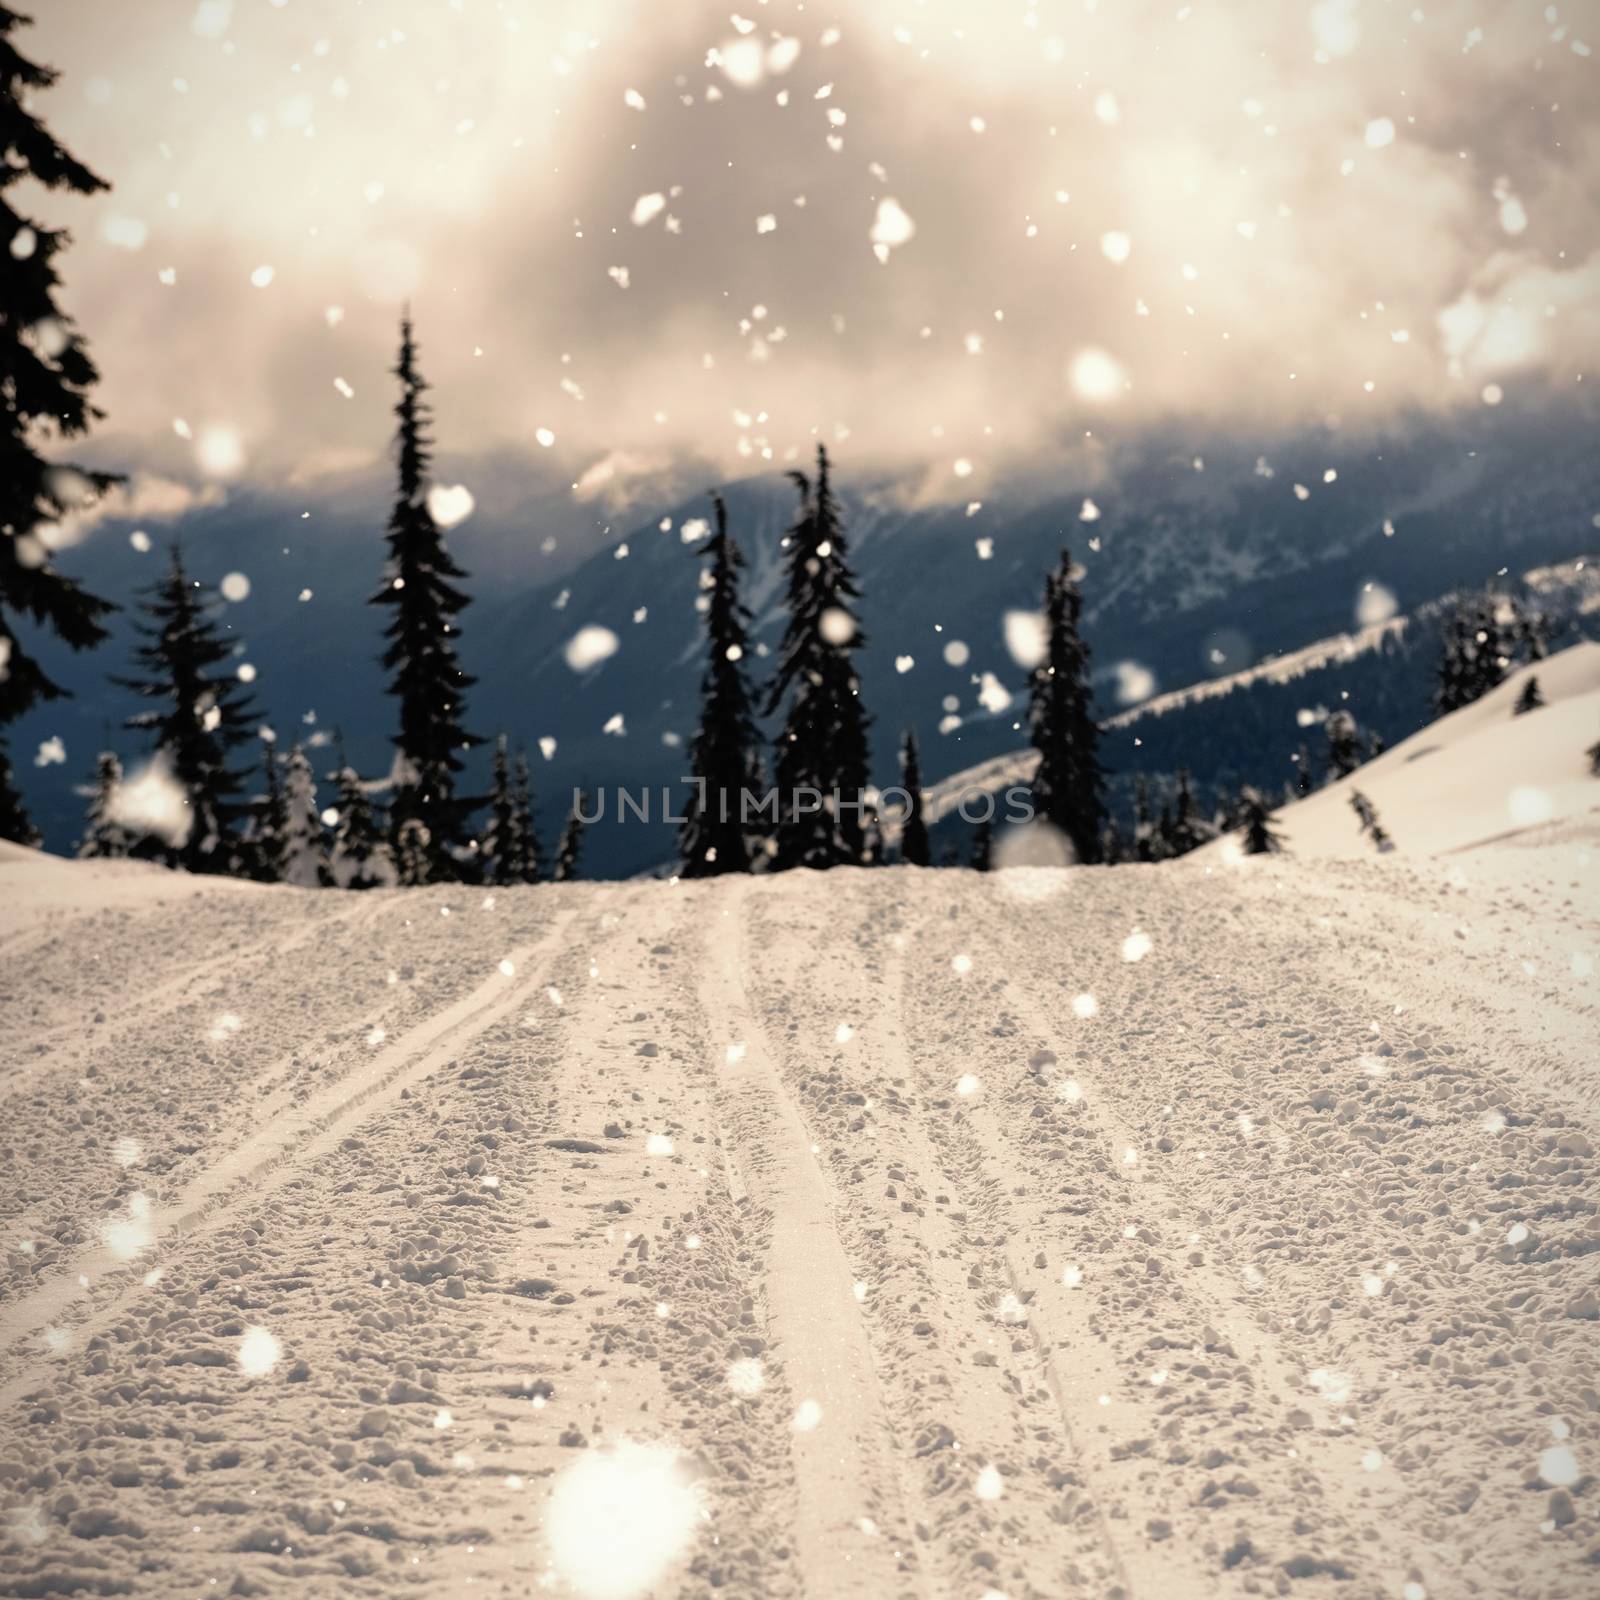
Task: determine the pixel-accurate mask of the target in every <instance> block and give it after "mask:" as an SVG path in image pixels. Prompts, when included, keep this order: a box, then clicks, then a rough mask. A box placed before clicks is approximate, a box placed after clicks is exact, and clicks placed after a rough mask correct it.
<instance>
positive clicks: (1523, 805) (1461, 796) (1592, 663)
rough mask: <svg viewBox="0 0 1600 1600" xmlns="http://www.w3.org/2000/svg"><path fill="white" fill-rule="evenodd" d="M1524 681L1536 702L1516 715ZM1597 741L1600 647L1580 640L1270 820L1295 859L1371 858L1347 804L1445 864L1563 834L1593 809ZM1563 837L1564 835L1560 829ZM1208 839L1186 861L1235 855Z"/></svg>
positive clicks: (1398, 846) (1231, 847)
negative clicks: (1354, 802)
mask: <svg viewBox="0 0 1600 1600" xmlns="http://www.w3.org/2000/svg"><path fill="white" fill-rule="evenodd" d="M1531 679H1537V680H1538V685H1539V693H1540V695H1541V697H1542V698H1543V700H1544V702H1545V703H1544V705H1543V706H1541V707H1540V708H1539V709H1537V710H1534V711H1527V712H1524V713H1522V714H1521V715H1518V714H1516V711H1515V707H1516V704H1517V701H1518V699H1519V698H1520V697H1521V695H1522V693H1523V691H1524V689H1525V688H1526V686H1527V684H1528V682H1529V681H1530V680H1531ZM1597 741H1600V644H1596V643H1594V642H1592V641H1585V642H1584V643H1582V644H1576V645H1573V646H1572V647H1571V648H1570V649H1567V650H1562V651H1560V652H1559V653H1558V654H1556V655H1553V656H1551V657H1550V658H1549V659H1548V660H1545V661H1537V662H1534V663H1533V664H1532V665H1530V666H1526V667H1522V668H1520V669H1519V670H1518V671H1516V672H1513V673H1512V674H1510V676H1508V677H1507V679H1506V681H1505V682H1504V683H1502V684H1501V685H1500V686H1499V687H1498V688H1496V689H1493V690H1491V691H1490V692H1489V693H1488V694H1486V695H1485V696H1484V697H1483V698H1482V699H1481V700H1476V701H1474V702H1473V703H1472V704H1471V705H1470V706H1463V707H1462V708H1461V709H1460V710H1459V711H1452V712H1451V713H1450V715H1449V716H1447V717H1441V718H1440V719H1439V720H1438V721H1437V722H1434V723H1431V724H1430V725H1429V726H1428V727H1426V728H1424V729H1423V730H1422V731H1421V732H1420V733H1416V734H1413V735H1412V736H1411V738H1409V739H1407V740H1405V741H1404V743H1402V744H1399V745H1396V746H1395V748H1394V749H1392V750H1386V751H1385V752H1384V753H1383V754H1382V755H1381V756H1379V757H1377V759H1376V760H1373V761H1369V762H1367V763H1366V765H1365V766H1363V767H1361V768H1359V769H1358V770H1357V771H1355V772H1353V773H1351V774H1350V776H1349V777H1347V778H1341V779H1340V780H1339V781H1338V782H1337V783H1330V784H1329V785H1328V786H1327V787H1326V788H1324V789H1319V790H1318V791H1317V792H1316V793H1315V794H1312V795H1308V796H1306V798H1305V799H1304V800H1302V801H1297V802H1296V803H1295V804H1293V805H1288V806H1285V807H1284V808H1283V809H1282V810H1281V811H1279V812H1277V813H1275V814H1274V816H1273V826H1274V828H1275V829H1276V830H1277V832H1278V833H1279V835H1280V837H1281V838H1282V841H1283V847H1284V849H1285V851H1287V852H1288V853H1290V854H1292V855H1295V856H1369V855H1372V854H1373V852H1374V846H1373V845H1372V843H1371V842H1370V840H1369V839H1368V838H1366V837H1365V836H1364V835H1363V833H1362V832H1361V828H1360V825H1359V822H1358V819H1357V817H1356V814H1355V811H1354V810H1353V809H1352V807H1351V804H1350V801H1351V796H1352V795H1353V794H1355V793H1356V792H1357V791H1359V792H1360V793H1361V794H1362V795H1364V796H1365V797H1366V798H1367V799H1368V800H1369V801H1370V802H1371V803H1372V805H1373V807H1374V809H1375V810H1376V812H1377V817H1378V821H1379V823H1380V824H1381V825H1382V828H1383V831H1384V832H1385V833H1386V834H1387V835H1388V836H1389V838H1390V840H1391V842H1392V845H1393V848H1394V849H1395V851H1397V852H1398V853H1400V854H1402V855H1445V854H1448V853H1451V852H1453V851H1458V850H1470V849H1473V848H1475V847H1477V846H1480V845H1484V844H1488V843H1490V842H1498V841H1501V840H1504V839H1509V838H1513V837H1519V836H1522V835H1526V834H1531V833H1535V832H1537V831H1539V830H1546V829H1550V828H1552V827H1553V828H1557V829H1559V828H1561V827H1562V826H1563V825H1567V824H1572V823H1574V822H1581V820H1582V819H1586V818H1590V817H1592V816H1593V814H1594V813H1595V812H1596V811H1600V778H1596V777H1595V775H1594V773H1593V772H1592V771H1591V770H1590V764H1589V757H1588V755H1587V751H1588V750H1589V748H1590V746H1592V745H1594V744H1595V743H1596V742H1597ZM1568 831H1570V829H1569V830H1568ZM1238 853H1239V848H1238V841H1237V839H1236V838H1232V837H1228V838H1222V839H1218V840H1216V841H1215V842H1213V843H1211V844H1209V845H1206V846H1205V847H1204V849H1202V850H1201V851H1199V852H1197V853H1196V855H1195V860H1196V861H1209V862H1215V861H1216V860H1217V859H1218V858H1219V857H1220V858H1229V857H1233V858H1236V857H1237V856H1238Z"/></svg>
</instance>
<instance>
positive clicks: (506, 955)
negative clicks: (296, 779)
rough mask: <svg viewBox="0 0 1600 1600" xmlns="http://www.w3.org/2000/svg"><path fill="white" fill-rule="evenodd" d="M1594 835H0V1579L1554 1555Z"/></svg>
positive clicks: (1596, 1517) (1200, 1578) (1591, 1078)
mask: <svg viewBox="0 0 1600 1600" xmlns="http://www.w3.org/2000/svg"><path fill="white" fill-rule="evenodd" d="M1374 787H1375V788H1376V785H1374ZM1597 870H1600V838H1597V836H1596V831H1595V828H1594V826H1593V824H1592V823H1584V822H1568V823H1566V824H1563V825H1561V826H1560V827H1558V828H1557V829H1554V830H1549V829H1547V830H1543V831H1542V832H1536V833H1532V834H1524V835H1522V836H1520V837H1519V838H1517V839H1515V840H1512V841H1506V842H1502V843H1500V844H1497V845H1494V846H1491V847H1489V848H1487V849H1481V850H1477V851H1472V852H1468V853H1465V854H1458V855H1454V856H1451V857H1446V858H1441V859H1436V860H1430V859H1418V858H1414V857H1401V856H1389V857H1383V858H1378V857H1369V858H1367V859H1351V860H1329V861H1323V862H1320V863H1308V862H1304V861H1296V860H1287V859H1271V858H1263V859H1257V860H1250V861H1246V862H1243V863H1239V864H1236V865H1230V864H1226V863H1222V862H1219V861H1212V862H1210V863H1206V862H1201V861H1198V860H1191V861H1190V862H1187V863H1185V862H1179V863H1175V864H1171V865H1166V866H1161V867H1155V868H1150V867H1119V868H1113V869H1104V870H1090V871H1081V872H1068V873H1054V874H1047V875H1041V876H1028V875H1021V874H1015V873H1002V874H995V875H992V876H987V877H985V876H979V875H975V874H971V873H967V872H958V871H945V872H917V871H915V870H901V869H894V870H887V871H878V872H867V873H860V872H835V873H832V874H829V875H827V876H825V877H824V876H817V875H813V874H810V873H794V874H791V875H788V876H786V877H784V878H781V879H771V880H740V881H724V882H721V883H716V884H711V885H701V886H681V885H680V886H671V885H666V884H660V883H651V884H629V885H592V886H574V887H561V888H544V887H541V888H536V889H520V890H516V891H512V892H509V893H507V892H500V893H497V894H495V895H494V896H493V897H492V902H491V900H490V899H489V898H488V897H486V895H485V894H484V892H483V891H481V890H479V891H472V892H468V891H461V890H456V891H445V890H421V891H413V892H410V893H404V894H402V893H393V892H385V893H376V894H371V895H367V896H346V895H340V894H337V893H333V892H327V893H320V894H318V893H304V892H301V891H295V890H259V889H253V888H242V887H240V886H236V885H222V884H203V885H196V884H195V883H193V882H191V881H188V880H184V879H182V878H179V877H175V876H171V875H167V874H163V873H157V872H152V871H147V870H143V869H138V868H121V869H114V868H113V869H108V868H88V867H81V866H69V865H62V864H53V863H49V862H46V861H44V860H43V859H42V858H38V857H31V856H27V855H25V854H23V853H20V852H11V853H9V854H8V855H7V856H6V857H5V858H4V859H3V860H0V908H3V909H0V1051H3V1056H4V1067H5V1070H4V1076H3V1080H0V1094H3V1107H0V1114H3V1118H4V1128H3V1131H0V1154H3V1159H0V1218H3V1227H4V1240H3V1242H4V1249H3V1255H0V1259H3V1263H4V1268H5V1276H4V1282H3V1285H0V1292H3V1296H4V1298H3V1302H0V1406H3V1411H0V1505H3V1507H4V1512H5V1520H4V1522H3V1524H0V1593H3V1594H5V1595H17V1596H42V1595H57V1594H60V1595H80V1594H82V1595H122V1594H127V1595H141V1596H161V1597H163V1600H172V1597H187V1596H209V1595H293V1596H361V1595H384V1596H398V1595H417V1596H431V1595H435V1594H437V1595H445V1594H449V1595H452V1596H461V1595H471V1594H480V1593H481V1594H484V1595H516V1596H525V1595H528V1594H530V1593H534V1592H551V1593H555V1594H570V1595H581V1596H593V1597H612V1596H616V1597H621V1596H626V1595H630V1594H644V1593H649V1594H653V1595H658V1596H677V1595H703V1594H707V1593H710V1592H711V1591H713V1590H716V1591H718V1592H720V1593H723V1594H728V1595H735V1596H777V1597H782V1596H791V1595H800V1594H807V1595H812V1596H818V1597H828V1596H845V1597H859V1600H869V1597H870V1600H880V1597H902V1596H903V1597H906V1600H928V1597H935V1596H939V1597H942V1596H952V1597H966V1596H970V1597H971V1600H983V1597H985V1596H987V1597H989V1600H994V1597H996V1596H1005V1597H1007V1600H1025V1597H1027V1600H1058V1597H1063V1596H1075V1595H1080V1594H1081V1595H1090V1596H1111V1595H1122V1596H1133V1597H1139V1600H1146V1597H1149V1600H1167V1597H1172V1596H1232V1595H1243V1594H1256V1595H1273V1594H1294V1595H1312V1596H1334V1595H1337V1596H1351V1597H1357V1596H1359V1597H1366V1596H1384V1597H1395V1600H1418V1597H1421V1596H1432V1597H1437V1600H1443V1597H1456V1596H1505V1597H1513V1596H1514V1597H1517V1600H1538V1597H1555V1596H1578V1595H1585V1594H1593V1593H1595V1592H1596V1590H1597V1589H1600V1477H1597V1476H1596V1474H1600V1392H1597V1381H1600V1378H1597V1368H1600V1360H1597V1357H1600V1336H1597V1331H1600V1321H1597V1317H1600V1220H1597V1196H1600V1184H1597V1179H1600V1162H1597V1159H1596V1154H1595V1141H1596V1139H1597V1138H1600V1066H1597V1056H1600V1051H1597V1044H1600V1006H1597V1000H1600V986H1597V978H1596V973H1595V961H1596V957H1597V955H1600V897H1597V894H1596V873H1597Z"/></svg>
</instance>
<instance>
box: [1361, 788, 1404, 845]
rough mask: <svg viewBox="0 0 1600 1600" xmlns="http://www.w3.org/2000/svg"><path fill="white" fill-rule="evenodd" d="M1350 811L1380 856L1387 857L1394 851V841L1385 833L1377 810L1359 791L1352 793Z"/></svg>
mask: <svg viewBox="0 0 1600 1600" xmlns="http://www.w3.org/2000/svg"><path fill="white" fill-rule="evenodd" d="M1350 809H1351V810H1352V811H1354V812H1355V814H1356V817H1357V819H1358V820H1359V821H1360V824H1361V831H1362V833H1364V834H1366V836H1367V837H1368V838H1369V839H1371V840H1372V846H1373V848H1374V849H1375V850H1376V851H1377V852H1378V854H1379V855H1387V854H1388V852H1389V851H1391V850H1393V849H1394V840H1393V839H1391V838H1390V837H1389V835H1388V834H1387V833H1385V832H1384V831H1383V824H1382V823H1381V822H1379V821H1378V813H1377V810H1376V808H1375V807H1374V806H1373V804H1372V802H1371V801H1370V800H1369V799H1368V798H1367V797H1366V796H1365V795H1364V794H1362V792H1361V791H1360V790H1359V789H1352V790H1351V791H1350Z"/></svg>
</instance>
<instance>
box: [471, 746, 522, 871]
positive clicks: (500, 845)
mask: <svg viewBox="0 0 1600 1600" xmlns="http://www.w3.org/2000/svg"><path fill="white" fill-rule="evenodd" d="M480 854H481V857H482V860H483V877H484V882H485V883H492V884H494V885H495V886H496V887H499V888H504V887H505V886H507V885H509V884H513V883H520V882H521V881H522V861H521V854H522V850H521V842H520V840H519V839H518V837H517V796H516V790H515V788H514V786H513V783H512V778H511V752H510V750H509V748H508V747H507V744H506V736H505V735H504V734H503V733H502V734H501V735H500V737H499V738H498V739H496V740H495V745H494V770H493V775H492V776H491V778H490V780H489V825H488V827H487V828H486V829H485V830H484V834H483V847H482V850H481V852H480Z"/></svg>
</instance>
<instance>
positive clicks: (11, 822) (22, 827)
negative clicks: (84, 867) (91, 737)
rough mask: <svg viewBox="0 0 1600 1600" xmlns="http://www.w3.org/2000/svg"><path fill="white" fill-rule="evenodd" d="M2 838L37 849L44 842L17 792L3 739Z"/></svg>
mask: <svg viewBox="0 0 1600 1600" xmlns="http://www.w3.org/2000/svg"><path fill="white" fill-rule="evenodd" d="M0 839H9V840H10V841H11V842H12V843H13V844H25V845H27V846H28V847H29V848H30V849H35V850H36V849H38V847H39V846H40V845H41V844H43V843H44V839H43V837H42V835H41V834H40V832H39V830H38V829H37V828H36V827H34V825H33V823H32V822H31V821H30V820H29V818H28V812H27V808H26V807H25V806H24V805H23V803H22V796H21V795H20V794H18V793H17V786H16V784H15V783H14V782H13V781H12V778H11V762H10V760H9V758H8V757H7V755H6V747H5V744H4V742H3V741H0Z"/></svg>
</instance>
